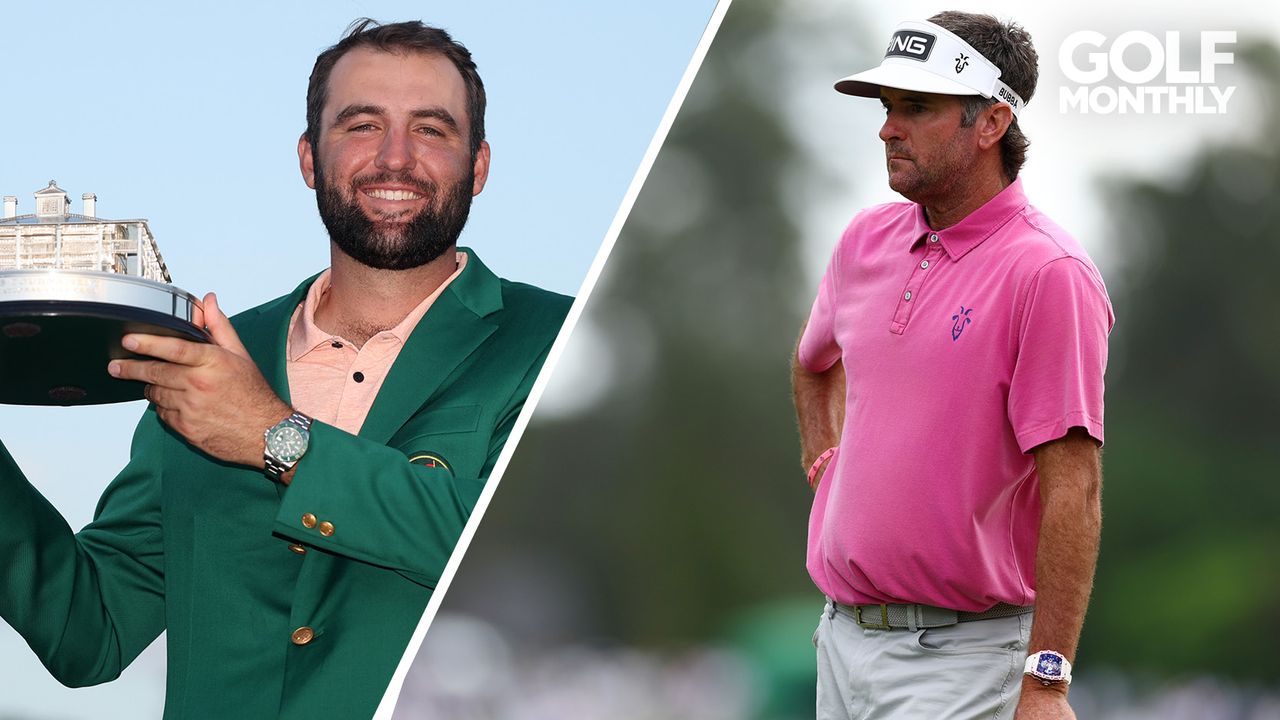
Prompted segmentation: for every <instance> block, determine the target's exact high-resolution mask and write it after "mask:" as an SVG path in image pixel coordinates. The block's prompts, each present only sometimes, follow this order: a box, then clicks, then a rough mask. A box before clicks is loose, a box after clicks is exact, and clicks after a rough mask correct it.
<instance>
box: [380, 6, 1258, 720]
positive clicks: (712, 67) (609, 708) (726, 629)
mask: <svg viewBox="0 0 1280 720" xmlns="http://www.w3.org/2000/svg"><path fill="white" fill-rule="evenodd" d="M1226 7H1227V8H1229V9H1230V8H1235V6H1234V4H1230V3H1228V4H1227V6H1226ZM933 11H934V9H932V8H930V9H927V10H921V11H920V12H916V13H914V14H913V13H911V12H910V11H909V10H903V9H893V10H892V11H889V10H886V9H883V8H882V9H879V10H877V11H876V12H878V13H881V15H873V14H871V13H870V11H869V10H867V9H865V8H862V9H860V8H858V7H856V6H850V5H848V4H843V5H842V4H835V3H830V4H823V3H818V4H815V3H808V4H801V3H794V2H793V3H775V2H765V1H763V0H760V1H755V2H752V1H749V0H738V1H737V2H735V3H734V4H733V6H732V8H731V9H730V11H729V13H728V15H727V17H726V19H725V21H724V24H723V26H722V27H721V29H720V33H719V36H718V37H717V39H716V42H715V44H714V45H713V46H712V49H711V52H710V53H709V55H708V56H707V59H706V61H705V63H704V65H703V66H702V68H701V70H700V73H699V75H698V77H697V80H696V82H695V83H694V85H693V88H692V91H691V92H690V95H689V97H688V99H687V101H686V103H685V105H684V108H683V110H682V112H681V114H680V116H679V117H678V118H677V120H676V122H675V124H674V126H673V129H672V132H671V134H670V137H669V138H668V140H667V143H666V145H665V146H664V148H663V151H662V153H661V154H660V156H659V157H658V160H657V162H656V163H655V165H654V166H653V170H652V172H651V174H650V175H649V177H648V180H647V183H646V184H645V186H644V189H643V190H642V192H641V193H640V196H639V199H638V202H637V204H636V206H635V209H634V211H633V212H632V214H631V216H630V219H629V221H628V222H627V224H626V226H625V228H624V230H623V231H622V234H621V236H620V238H619V240H618V243H617V247H616V249H615V250H614V252H613V255H612V256H611V258H610V261H609V264H608V265H607V267H606V269H605V271H604V273H603V275H602V276H601V278H600V281H599V285H598V287H597V288H596V290H595V293H594V294H593V295H592V296H591V303H590V305H589V307H588V309H587V312H586V313H585V314H584V317H583V319H582V321H581V323H580V324H579V326H578V328H577V330H576V332H575V334H574V336H573V339H572V341H571V342H570V345H569V347H568V350H567V352H566V356H565V358H564V359H563V361H562V363H561V364H560V366H559V367H558V369H557V371H556V373H555V375H554V376H553V379H552V381H551V383H550V386H549V387H548V390H547V393H546V396H545V398H544V401H543V403H542V404H541V405H540V406H539V410H538V414H537V416H536V418H535V420H534V422H533V423H532V424H531V425H530V428H529V430H528V432H527V433H526V434H525V436H524V439H523V440H522V442H521V444H520V446H519V450H518V452H517V453H516V455H515V457H514V459H513V462H512V464H511V466H510V468H509V469H508V472H507V474H506V476H505V478H504V479H503V481H502V484H501V487H500V491H499V492H498V493H497V495H496V497H495V499H494V501H493V503H492V505H491V507H490V508H489V511H488V514H487V515H486V516H485V520H484V524H483V526H482V527H481V529H480V531H479V532H478V533H477V535H476V537H475V540H474V542H473V543H472V545H471V548H470V550H469V552H468V555H467V557H466V561H465V563H464V565H463V568H462V570H461V571H460V572H459V574H458V575H457V577H456V580H455V582H454V584H453V586H452V588H451V590H450V591H449V595H448V599H447V600H446V601H445V603H444V605H443V610H442V613H441V616H440V617H439V619H438V620H437V623H436V625H435V626H434V627H433V629H432V632H431V633H430V634H429V635H428V638H427V640H426V641H425V643H424V646H423V649H422V651H421V654H420V656H419V658H418V662H417V664H416V665H415V667H414V668H413V670H412V671H411V673H410V676H409V679H408V681H407V682H406V685H405V690H404V693H403V694H402V699H401V703H400V716H403V717H417V716H418V713H420V712H427V711H431V710H434V711H437V712H440V711H442V710H447V712H448V716H450V717H511V718H523V717H552V716H562V717H564V716H567V717H637V718H638V717H654V718H662V717H666V718H676V717H689V718H694V717H700V718H717V717H723V718H735V717H741V718H745V717H759V718H764V717H769V718H801V717H812V712H813V710H812V707H813V653H812V646H811V645H810V644H809V639H810V635H811V633H812V630H813V627H814V625H815V622H816V618H817V615H818V613H819V610H820V607H821V602H822V599H821V597H820V595H819V594H818V593H817V591H816V590H815V589H814V588H813V586H812V584H811V583H810V581H809V579H808V577H807V574H806V572H805V570H804V544H805V535H806V528H807V516H808V509H809V502H810V498H811V496H810V494H809V492H808V490H807V489H806V488H805V485H804V476H803V470H802V469H801V467H800V459H799V449H798V443H797V439H796V433H795V429H794V420H793V417H794V415H793V411H792V407H791V401H790V388H789V371H788V362H789V358H790V356H791V353H792V349H793V346H794V342H795V337H796V334H797V332H798V330H799V328H800V325H801V322H802V320H803V318H804V317H806V316H807V313H808V309H809V303H810V302H811V301H812V297H813V295H814V293H815V291H816V284H817V278H818V276H819V274H820V273H821V271H822V267H823V265H824V264H825V257H826V256H827V254H829V252H830V250H831V248H832V247H833V246H834V243H835V241H836V239H837V238H838V237H839V233H840V230H841V229H842V227H843V224H844V222H846V221H847V219H848V218H849V217H852V215H853V213H854V212H855V211H856V209H857V208H858V207H859V206H860V205H865V204H869V203H870V202H884V201H889V200H894V199H896V198H895V197H893V196H892V195H891V193H889V191H888V190H887V188H884V187H883V186H884V177H883V156H882V150H881V146H880V144H879V141H878V140H877V139H876V138H875V129H876V128H877V127H878V124H879V122H880V118H881V113H880V111H879V107H878V106H875V105H873V104H867V105H863V104H860V103H859V102H858V101H853V100H850V99H848V98H843V97H839V96H837V95H836V94H835V93H833V92H831V90H830V83H831V82H832V81H833V80H835V79H836V78H839V77H841V76H843V75H845V74H848V73H849V72H852V71H855V70H858V69H862V68H864V67H868V66H870V65H871V64H873V63H874V62H875V61H876V57H877V55H878V53H877V50H878V49H879V48H880V47H882V45H881V42H880V39H881V36H886V37H887V34H888V30H889V28H891V27H892V24H893V22H894V21H895V20H894V19H889V20H884V21H882V15H883V14H884V13H886V12H890V14H889V15H884V17H890V18H895V19H901V18H908V17H925V16H927V15H929V14H931V13H932V12H933ZM997 14H998V15H1000V16H1002V17H1008V16H1010V15H1012V16H1013V17H1015V18H1017V19H1018V20H1020V21H1021V22H1023V24H1025V25H1027V27H1028V29H1030V30H1031V31H1032V34H1033V36H1034V37H1036V39H1037V43H1038V46H1039V49H1040V54H1041V66H1042V79H1041V85H1040V91H1039V93H1038V96H1037V98H1036V99H1035V100H1033V101H1032V102H1031V103H1030V105H1029V106H1028V114H1027V115H1024V120H1023V122H1024V127H1026V128H1027V130H1028V134H1029V135H1030V137H1031V139H1032V143H1033V144H1032V148H1031V155H1030V162H1029V165H1028V169H1027V171H1025V172H1024V182H1025V183H1026V189H1027V192H1028V195H1029V196H1030V198H1031V200H1032V202H1033V203H1035V204H1037V205H1038V206H1040V207H1041V208H1042V209H1045V210H1046V211H1047V212H1048V213H1049V214H1050V215H1051V216H1053V217H1055V219H1056V220H1057V221H1058V222H1059V223H1060V224H1062V225H1063V226H1064V227H1066V228H1068V229H1069V230H1071V231H1073V232H1075V233H1077V234H1079V235H1081V237H1082V238H1083V239H1084V240H1085V243H1086V246H1087V247H1089V248H1090V250H1091V252H1092V253H1093V255H1094V258H1095V260H1096V261H1097V262H1098V264H1099V266H1100V268H1101V269H1102V272H1103V274H1104V277H1106V278H1107V281H1108V284H1109V287H1110V291H1111V295H1112V300H1113V303H1114V306H1115V309H1116V314H1117V317H1118V321H1117V325H1116V329H1115V331H1114V333H1113V335H1112V362H1111V366H1110V368H1109V371H1108V377H1107V383H1108V389H1107V400H1108V403H1107V405H1108V406H1107V446H1106V449H1105V457H1104V474H1105V478H1106V479H1105V482H1104V493H1103V498H1104V514H1105V520H1104V538H1103V550H1102V557H1101V561H1100V566H1099V569H1098V575H1097V581H1096V588H1095V593H1094V599H1093V603H1092V606H1091V609H1090V614H1089V617H1088V620H1087V622H1086V627H1085V633H1084V638H1083V642H1082V646H1081V649H1080V653H1079V662H1078V663H1077V665H1078V668H1079V672H1078V678H1079V679H1080V680H1081V682H1079V683H1077V685H1076V686H1075V688H1074V689H1073V693H1072V696H1073V699H1074V703H1075V705H1076V709H1077V712H1079V713H1080V716H1081V717H1108V718H1122V717H1124V718H1128V717H1132V718H1137V717H1163V718H1178V717H1188V718H1190V717H1206V718H1209V717H1211V718H1235V717H1239V718H1264V717H1266V718H1275V717H1280V660H1278V659H1277V657H1278V654H1280V653H1278V650H1277V645H1276V643H1277V641H1280V562H1278V561H1277V560H1276V558H1275V557H1274V555H1275V553H1276V551H1277V549H1280V524H1277V522H1276V521H1275V518H1276V514H1277V509H1278V508H1280V443H1278V442H1277V437H1280V330H1278V328H1280V320H1278V319H1277V317H1276V312H1277V309H1280V284H1277V282H1276V281H1275V280H1274V279H1273V278H1271V277H1270V272H1269V271H1270V268H1271V265H1272V264H1276V263H1280V231H1277V229H1276V228H1277V220H1278V219H1280V218H1278V217H1277V214H1278V213H1280V210H1278V209H1277V204H1276V203H1275V201H1274V198H1275V197H1276V196H1277V189H1280V154H1278V153H1277V145H1276V143H1275V142H1274V138H1276V137H1280V106H1278V105H1277V104H1276V102H1275V101H1276V98H1280V55H1278V54H1277V50H1276V48H1275V46H1274V45H1271V44H1264V43H1258V42H1255V41H1254V40H1253V39H1252V38H1251V37H1250V36H1249V33H1248V32H1247V31H1248V30H1249V29H1250V28H1249V27H1246V26H1244V25H1241V26H1240V29H1241V30H1242V32H1241V37H1240V42H1239V44H1238V45H1237V46H1236V47H1235V51H1236V56H1235V64H1234V65H1233V66H1232V67H1231V68H1229V71H1230V72H1229V73H1228V72H1227V71H1220V73H1221V74H1222V76H1223V77H1224V78H1226V79H1227V80H1229V81H1230V82H1231V83H1232V84H1237V83H1238V84H1239V85H1240V88H1239V90H1238V91H1237V100H1236V101H1235V102H1237V103H1238V105H1237V106H1236V113H1237V114H1236V115H1235V116H1230V117H1221V118H1203V117H1196V116H1146V117H1140V118H1133V117H1130V118H1118V117H1084V118H1081V117H1070V116H1065V115H1062V114H1060V113H1057V107H1056V104H1057V98H1056V97H1055V96H1054V93H1055V92H1056V87H1055V86H1054V83H1055V82H1056V75H1055V73H1054V71H1053V66H1056V64H1057V59H1056V49H1057V42H1056V41H1057V40H1058V39H1060V37H1061V36H1062V35H1063V34H1065V33H1067V32H1070V31H1071V30H1074V29H1085V28H1092V27H1094V26H1095V25H1100V24H1101V23H1099V22H1095V20H1096V18H1095V16H1093V15H1089V14H1087V13H1083V12H1081V13H1080V14H1079V15H1078V17H1077V18H1076V20H1077V22H1076V23H1075V26H1070V25H1067V26H1065V27H1061V28H1055V29H1053V30H1048V31H1042V30H1040V28H1041V26H1042V25H1036V24H1035V23H1034V21H1035V20H1036V19H1039V20H1040V22H1041V23H1042V24H1047V23H1049V20H1048V19H1044V18H1040V17H1039V16H1035V15H1033V14H1032V13H1031V11H1029V10H1027V11H1025V12H1020V11H1018V10H1012V11H1009V12H1003V13H997ZM1024 15H1029V16H1031V17H1030V18H1024V17H1023V16H1024ZM1231 17H1235V16H1233V15H1231V13H1230V12H1227V10H1223V11H1222V14H1221V17H1220V18H1219V22H1218V24H1217V25H1215V26H1214V27H1215V28H1220V27H1221V25H1222V24H1223V22H1224V21H1225V19H1226V18H1231ZM869 18H870V19H869ZM1111 21H1112V22H1113V23H1117V24H1119V25H1120V26H1121V27H1124V25H1123V23H1125V22H1126V19H1124V18H1119V19H1117V18H1112V20H1111ZM1133 22H1136V21H1133ZM1144 22H1145V23H1146V24H1145V25H1129V26H1128V27H1134V28H1137V29H1145V30H1150V31H1152V32H1155V31H1158V30H1161V29H1162V28H1164V29H1169V28H1179V27H1194V26H1195V23H1196V22H1197V18H1195V17H1188V16H1185V15H1176V14H1172V15H1170V17H1169V18H1167V22H1165V23H1164V24H1162V21H1161V20H1160V19H1158V18H1157V19H1152V18H1148V19H1147V20H1146V21H1144ZM1240 22H1243V21H1240ZM1226 26H1227V27H1228V28H1230V27H1235V26H1233V25H1231V24H1230V23H1229V22H1228V23H1227V25H1226ZM1252 28H1253V29H1254V30H1257V29H1258V28H1257V26H1252ZM1206 29H1207V28H1206ZM1194 50H1195V48H1194V47H1191V48H1189V51H1194ZM1228 75H1229V77H1228ZM1037 101H1038V102H1037ZM868 102H869V101H868ZM1033 110H1035V111H1037V112H1038V113H1039V114H1033V113H1032V112H1031V111H1033ZM1250 110H1251V111H1252V114H1248V113H1249V111H1250ZM1168 138H1172V139H1168ZM1107 142H1110V143H1113V144H1116V146H1117V147H1121V148H1122V150H1123V152H1122V151H1117V152H1119V158H1118V160H1120V161H1117V162H1113V163H1105V162H1102V163H1089V162H1085V161H1084V160H1081V161H1080V162H1071V163H1064V162H1061V161H1059V162H1057V163H1056V164H1055V163H1054V162H1053V161H1054V160H1056V159H1059V158H1061V157H1064V156H1066V157H1070V155H1071V154H1072V153H1076V154H1078V155H1079V156H1080V157H1081V158H1084V157H1087V156H1089V154H1090V149H1091V148H1092V149H1093V150H1095V151H1098V147H1096V146H1100V144H1105V143H1107ZM1055 146H1056V149H1052V148H1054V147H1055ZM1103 147H1105V146H1103ZM1042 148H1043V149H1042ZM1098 152H1102V151H1098ZM1098 152H1095V154H1098ZM1124 152H1132V153H1135V154H1136V153H1144V155H1142V157H1146V156H1148V155H1149V156H1152V157H1154V158H1155V159H1154V160H1152V161H1151V162H1150V163H1148V164H1145V165H1144V164H1143V162H1140V161H1138V160H1135V161H1134V162H1133V163H1131V165H1130V166H1126V164H1125V163H1124V162H1122V161H1123V159H1124V154H1123V153H1124ZM1135 157H1137V156H1136V155H1135ZM1161 163H1163V164H1161ZM1072 183H1074V185H1072ZM1068 187H1080V188H1085V190H1083V191H1081V193H1079V194H1080V195H1081V197H1083V200H1082V201H1080V202H1081V203H1083V204H1087V207H1085V208H1083V209H1079V210H1077V209H1075V206H1073V205H1071V204H1070V201H1069V199H1064V197H1066V196H1071V195H1072V193H1071V192H1070V191H1068V190H1067V188H1068ZM850 198H853V199H854V201H853V202H851V201H850ZM864 198H869V199H868V200H867V201H866V202H862V200H863V199H864ZM1090 213H1092V215H1090ZM1090 218H1093V219H1090ZM1086 233H1087V234H1088V236H1087V237H1086V236H1085V235H1086ZM473 645H475V646H482V647H488V648H501V651H500V652H499V651H497V650H494V651H493V652H486V651H482V650H475V649H470V650H468V649H464V648H466V647H471V646H473ZM609 668H613V670H612V671H610V670H609ZM467 678H469V679H467ZM619 693H621V694H620V695H619ZM706 694H712V695H713V696H714V700H713V701H710V702H708V701H706V698H702V695H706ZM618 697H622V698H624V699H623V700H618V699H617V698H618ZM628 698H629V699H628ZM699 698H701V699H699ZM682 702H683V703H684V704H681V703H682ZM561 713H569V714H568V715H563V714H561ZM1126 713H1128V714H1126Z"/></svg>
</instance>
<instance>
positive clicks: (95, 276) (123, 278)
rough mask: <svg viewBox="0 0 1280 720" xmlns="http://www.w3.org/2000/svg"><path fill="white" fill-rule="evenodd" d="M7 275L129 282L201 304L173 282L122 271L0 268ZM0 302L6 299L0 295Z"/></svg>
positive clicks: (3, 276) (0, 274)
mask: <svg viewBox="0 0 1280 720" xmlns="http://www.w3.org/2000/svg"><path fill="white" fill-rule="evenodd" d="M8 277H72V278H83V279H85V280H100V281H107V280H109V281H111V282H112V283H120V282H123V283H129V284H133V285H140V286H142V287H145V288H148V289H150V290H160V291H163V292H167V293H173V294H176V295H181V296H183V297H185V298H186V299H187V300H189V301H191V302H192V303H193V304H195V305H196V306H197V307H199V306H200V304H201V303H200V298H198V297H196V296H195V295H192V294H191V293H189V292H187V291H186V290H183V289H182V288H180V287H178V286H177V285H174V284H173V283H166V282H160V281H159V280H151V279H150V278H144V277H138V276H136V275H124V274H122V273H113V272H103V271H98V270H62V269H59V268H39V269H32V268H22V269H18V270H0V280H3V279H5V278H8ZM55 299H56V298H55ZM0 302H6V301H5V300H4V299H3V298H2V297H0Z"/></svg>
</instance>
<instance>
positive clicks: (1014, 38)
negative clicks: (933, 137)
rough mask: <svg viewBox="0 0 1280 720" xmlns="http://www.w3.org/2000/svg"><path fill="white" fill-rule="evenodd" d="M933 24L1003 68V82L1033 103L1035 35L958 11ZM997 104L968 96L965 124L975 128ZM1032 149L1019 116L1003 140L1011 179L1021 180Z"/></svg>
mask: <svg viewBox="0 0 1280 720" xmlns="http://www.w3.org/2000/svg"><path fill="white" fill-rule="evenodd" d="M929 22H931V23H933V24H935V25H939V26H941V27H943V28H946V29H947V30H950V31H951V32H952V33H955V34H956V35H957V36H959V37H960V38H961V39H962V40H964V41H965V42H967V43H969V44H970V45H972V46H973V49H974V50H977V51H978V52H980V53H982V56H983V57H985V58H986V59H988V60H990V61H991V62H992V63H994V64H995V66H996V67H998V68H1000V80H1002V81H1003V82H1004V84H1006V85H1008V86H1009V87H1011V88H1013V91H1014V92H1016V93H1018V94H1019V95H1021V96H1022V100H1023V102H1024V103H1027V102H1030V101H1031V96H1032V95H1034V94H1035V92H1036V81H1037V80H1039V79H1040V69H1039V64H1038V63H1039V60H1040V56H1039V55H1037V54H1036V48H1035V46H1034V45H1032V44H1031V34H1030V33H1028V32H1027V31H1026V29H1024V28H1023V27H1022V26H1021V25H1018V24H1016V23H1014V22H1012V21H1010V22H1007V23H1005V22H1001V21H999V20H997V19H996V18H994V17H992V16H990V15H978V14H974V13H965V12H957V11H954V10H948V11H946V12H940V13H938V14H937V15H934V16H933V17H931V18H929ZM994 102H995V100H994V99H993V98H984V97H982V96H981V95H966V96H965V97H964V114H963V115H962V116H961V118H960V123H961V125H963V126H964V127H972V126H973V123H974V122H975V121H976V120H977V119H978V112H979V111H980V110H981V109H982V108H984V107H987V106H988V105H991V104H992V103H994ZM1030 146H1031V141H1030V140H1028V139H1027V136H1026V135H1025V134H1023V132H1022V128H1021V127H1019V125H1018V118H1017V117H1016V116H1015V117H1014V118H1013V122H1011V123H1010V124H1009V129H1008V130H1006V131H1005V134H1004V137H1003V138H1001V140H1000V161H1001V164H1002V165H1003V167H1004V174H1005V175H1006V176H1007V177H1008V178H1009V180H1011V181H1012V180H1014V179H1016V178H1017V177H1018V171H1020V170H1021V169H1022V165H1023V164H1024V163H1025V162H1026V161H1027V148H1028V147H1030Z"/></svg>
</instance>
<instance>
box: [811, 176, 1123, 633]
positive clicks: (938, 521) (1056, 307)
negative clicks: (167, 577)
mask: <svg viewBox="0 0 1280 720" xmlns="http://www.w3.org/2000/svg"><path fill="white" fill-rule="evenodd" d="M1113 322H1114V318H1113V315H1112V312H1111V304H1110V301H1109V300H1108V298H1107V292H1106V288H1105V287H1104V286H1103V283H1102V278H1101V276H1100V275H1099V274H1098V270H1097V268H1095V267H1094V266H1093V263H1092V262H1091V261H1090V260H1089V258H1088V256H1087V255H1086V254H1085V252H1084V250H1083V248H1081V247H1080V245H1079V244H1078V243H1077V242H1076V241H1075V240H1074V239H1073V238H1072V237H1071V236H1069V235H1068V234H1067V233H1066V232H1065V231H1063V230H1062V228H1060V227H1058V226H1057V225H1056V224H1054V223H1053V221H1052V220H1050V219H1049V218H1047V217H1045V216H1044V215H1043V214H1041V213H1040V212H1039V211H1037V210H1036V209H1035V208H1034V207H1032V206H1030V205H1028V204H1027V200H1026V196H1025V195H1024V194H1023V192H1022V183H1021V181H1016V182H1014V183H1013V184H1012V185H1010V186H1009V187H1007V188H1005V189H1004V190H1003V191H1002V192H1001V193H1000V194H998V195H996V196H995V197H994V198H992V199H991V200H990V201H988V202H987V203H986V204H985V205H983V206H982V207H981V208H979V209H978V210H976V211H975V212H973V213H972V214H970V215H969V216H968V217H967V218H965V219H964V220H963V221H961V222H960V223H959V224H957V225H955V226H953V227H950V228H947V229H946V230H942V231H940V232H936V233H935V232H933V231H932V230H930V229H929V226H928V224H927V223H926V222H925V218H924V210H923V208H922V207H920V206H919V205H915V204H912V203H894V204H888V205H880V206H877V207H873V208H870V209H868V210H865V211H863V212H862V213H860V214H859V215H858V216H857V217H856V218H854V220H853V222H852V223H850V225H849V227H848V228H847V229H846V230H845V232H844V235H843V236H842V237H841V239H840V242H839V244H838V245H837V246H836V249H835V253H834V254H833V256H832V258H831V264H830V265H829V267H828V268H827V272H826V274H825V276H824V277H823V278H822V284H821V287H820V289H819V291H818V297H817V300H816V301H815V302H814V305H813V311H812V313H811V315H810V317H809V324H808V326H807V328H806V329H805V332H804V336H803V337H802V338H801V341H800V347H799V357H798V359H799V361H800V363H801V364H802V365H803V366H804V367H805V368H807V369H808V370H810V371H812V372H821V371H824V370H827V369H828V368H830V367H831V366H832V365H834V364H835V363H836V362H837V361H841V362H843V363H844V368H845V373H846V378H847V391H846V397H845V408H846V411H845V421H844V429H843V432H842V434H841V438H840V450H839V451H838V452H837V453H836V455H835V458H834V460H833V461H832V462H831V463H829V464H828V466H827V468H826V469H825V471H824V476H823V478H822V481H821V484H820V485H819V486H818V491H817V494H816V496H815V498H814V502H813V510H812V513H811V515H810V519H809V547H808V563H807V564H808V569H809V574H810V575H811V576H812V578H813V580H814V582H815V583H816V584H817V585H818V587H819V588H820V589H821V590H822V591H823V592H824V593H826V595H827V596H829V597H831V598H834V599H835V600H836V601H837V602H840V603H844V604H849V605H852V604H856V603H882V602H908V603H923V604H928V605H937V606H940V607H948V608H952V609H955V610H967V611H978V610H984V609H986V608H989V607H990V606H992V605H994V604H996V603H999V602H1007V603H1012V604H1015V605H1029V604H1031V603H1032V602H1033V601H1034V600H1035V556H1036V541H1037V536H1038V524H1039V517H1040V515H1039V508H1040V497H1039V485H1038V481H1037V478H1036V472H1035V462H1034V459H1033V457H1032V456H1031V455H1030V454H1029V453H1030V451H1031V449H1032V448H1034V447H1036V446H1037V445H1040V444H1041V443H1044V442H1047V441H1049V440H1054V439H1056V438H1060V437H1062V436H1063V435H1065V434H1066V432H1067V430H1068V429H1069V428H1071V427H1076V426H1079V427H1082V428H1084V429H1085V430H1087V431H1088V433H1089V434H1090V435H1092V436H1093V437H1094V438H1096V439H1098V440H1099V441H1101V440H1102V439H1103V437H1102V387H1103V382H1102V380H1103V372H1104V370H1105V368H1106V362H1107V335H1108V333H1109V332H1110V330H1111V326H1112V324H1113Z"/></svg>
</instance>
